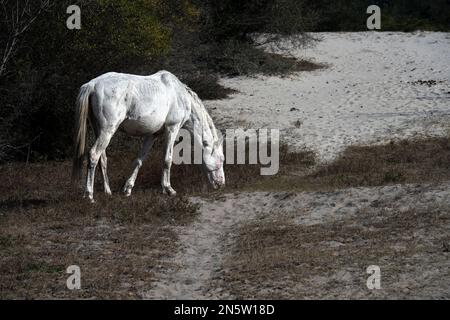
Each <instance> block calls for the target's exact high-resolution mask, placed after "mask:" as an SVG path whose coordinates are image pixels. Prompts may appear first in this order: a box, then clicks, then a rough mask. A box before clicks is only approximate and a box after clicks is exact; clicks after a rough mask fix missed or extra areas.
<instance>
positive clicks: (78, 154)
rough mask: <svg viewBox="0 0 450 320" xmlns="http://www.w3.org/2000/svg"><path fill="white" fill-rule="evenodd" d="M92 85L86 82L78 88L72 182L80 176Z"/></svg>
mask: <svg viewBox="0 0 450 320" xmlns="http://www.w3.org/2000/svg"><path fill="white" fill-rule="evenodd" d="M91 92H92V87H91V86H90V85H88V84H86V85H83V86H82V87H81V88H80V93H79V94H78V98H77V105H76V111H75V121H76V123H75V134H74V155H73V166H72V182H73V183H75V182H76V181H78V180H79V179H80V177H81V172H82V167H83V160H84V153H85V148H86V134H87V119H88V114H89V96H90V95H91Z"/></svg>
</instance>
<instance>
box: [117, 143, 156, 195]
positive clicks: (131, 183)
mask: <svg viewBox="0 0 450 320" xmlns="http://www.w3.org/2000/svg"><path fill="white" fill-rule="evenodd" d="M154 141H155V138H154V137H153V135H149V136H146V137H145V139H144V144H143V145H142V149H141V151H140V152H139V156H138V157H137V159H136V160H134V163H133V166H134V169H133V173H132V174H131V176H130V178H128V180H127V182H126V183H125V186H124V187H123V193H125V195H126V196H127V197H128V196H130V195H131V190H133V187H134V183H135V181H136V178H137V175H138V172H139V169H140V168H141V167H142V163H143V162H144V160H145V158H146V157H147V155H148V153H149V151H150V149H151V148H152V145H153V142H154Z"/></svg>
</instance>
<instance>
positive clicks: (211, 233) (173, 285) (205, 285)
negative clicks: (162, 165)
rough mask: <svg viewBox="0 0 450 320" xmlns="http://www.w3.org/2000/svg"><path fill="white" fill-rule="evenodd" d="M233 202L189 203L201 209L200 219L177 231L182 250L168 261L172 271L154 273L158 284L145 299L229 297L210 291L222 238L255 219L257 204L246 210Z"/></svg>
mask: <svg viewBox="0 0 450 320" xmlns="http://www.w3.org/2000/svg"><path fill="white" fill-rule="evenodd" d="M236 199H237V196H236V195H233V194H231V195H227V196H226V198H223V199H222V200H220V205H217V202H208V201H204V200H202V199H200V198H193V199H192V201H193V202H196V203H200V204H201V205H202V207H201V215H200V216H199V218H198V220H197V221H196V222H194V223H193V224H192V225H190V226H187V227H181V228H179V229H178V230H177V232H179V237H180V240H179V241H180V244H181V246H182V249H181V250H180V251H179V252H178V253H177V254H176V256H175V257H174V258H172V259H170V260H169V261H168V262H169V264H170V265H172V266H173V268H171V269H169V270H162V272H158V273H157V278H159V279H160V280H159V281H158V282H157V283H155V284H154V288H153V289H152V290H150V291H149V292H146V293H144V294H143V297H144V298H146V299H206V298H208V299H214V298H225V297H227V296H228V294H227V293H226V292H222V290H221V288H215V289H211V288H210V282H211V281H212V280H213V278H214V276H215V274H216V273H217V272H219V271H220V269H221V265H222V258H223V254H224V250H223V247H224V245H225V243H224V242H223V237H224V235H225V234H226V232H228V231H229V230H231V229H232V227H233V226H234V225H237V224H239V223H241V222H243V221H245V220H248V219H251V218H252V217H254V216H255V213H256V210H257V204H255V205H254V206H245V203H242V202H240V201H236ZM229 240H231V239H229Z"/></svg>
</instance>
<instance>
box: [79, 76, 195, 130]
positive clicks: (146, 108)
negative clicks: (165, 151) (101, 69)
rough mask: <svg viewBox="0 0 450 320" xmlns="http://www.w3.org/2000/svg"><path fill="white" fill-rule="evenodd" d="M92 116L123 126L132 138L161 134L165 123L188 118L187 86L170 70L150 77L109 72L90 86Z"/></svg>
mask: <svg viewBox="0 0 450 320" xmlns="http://www.w3.org/2000/svg"><path fill="white" fill-rule="evenodd" d="M86 85H89V86H90V87H91V88H92V97H91V101H92V108H93V114H94V116H95V117H96V118H97V120H98V121H100V122H104V124H105V125H108V123H110V122H111V123H120V124H121V128H122V129H123V130H124V131H126V132H127V133H128V134H130V135H146V134H149V133H155V132H157V131H159V130H160V129H161V128H162V127H163V126H164V124H166V122H170V123H173V122H177V121H182V120H183V119H184V118H185V116H186V111H187V108H186V104H187V101H186V98H185V97H184V96H185V92H183V90H185V89H184V86H183V85H182V84H181V82H180V81H179V80H178V78H177V77H176V76H175V75H173V74H172V73H170V72H168V71H159V72H157V73H155V74H152V75H149V76H140V75H132V74H125V73H116V72H109V73H106V74H103V75H101V76H99V77H97V78H95V79H92V80H91V81H90V82H89V83H87V84H86Z"/></svg>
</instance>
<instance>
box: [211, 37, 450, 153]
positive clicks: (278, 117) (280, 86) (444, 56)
mask: <svg viewBox="0 0 450 320" xmlns="http://www.w3.org/2000/svg"><path fill="white" fill-rule="evenodd" d="M316 37H318V38H320V39H322V41H321V42H319V43H318V44H317V46H316V47H315V48H313V49H305V50H301V51H294V52H292V53H293V54H294V55H295V56H296V57H299V58H306V59H310V60H313V61H315V62H319V63H324V64H327V65H329V68H327V69H322V70H318V71H314V72H303V73H300V74H298V75H293V76H289V77H285V78H279V77H256V78H248V77H241V78H230V79H223V80H222V83H223V85H225V86H228V87H231V88H234V89H236V90H238V91H239V93H238V94H236V95H234V96H233V97H232V98H231V99H226V100H221V101H211V102H207V106H208V107H209V109H210V110H211V113H212V115H213V116H214V118H215V119H216V121H218V123H219V124H222V127H224V128H235V127H247V128H271V129H280V130H282V134H281V136H282V139H283V140H284V141H285V142H287V143H288V145H289V146H292V147H301V146H306V147H308V148H309V149H312V150H316V151H317V152H318V154H319V156H320V159H321V160H325V161H326V160H331V159H333V158H334V157H335V156H336V154H337V153H338V152H339V151H342V149H343V148H344V147H345V146H347V145H350V144H354V143H356V142H359V143H376V142H385V141H388V140H390V139H395V138H405V137H411V136H414V135H417V134H431V135H434V134H437V135H439V134H443V133H445V132H447V130H448V127H449V125H448V124H449V123H450V122H449V121H448V119H449V117H450V108H449V107H450V101H449V99H450V87H449V82H450V34H448V33H430V32H417V33H376V32H362V33H319V34H316ZM429 80H431V81H432V82H429V83H422V82H417V81H429ZM434 81H435V82H434ZM297 121H300V123H301V126H300V128H297V127H296V126H295V123H296V122H297Z"/></svg>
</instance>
